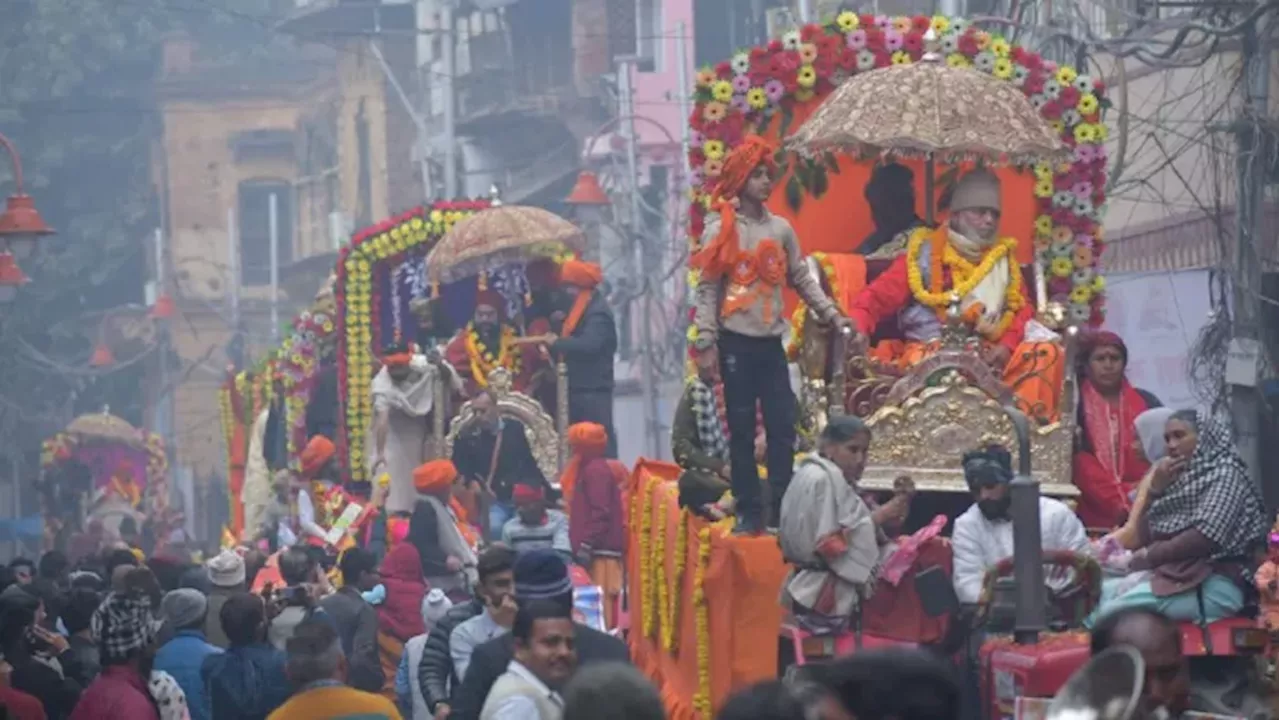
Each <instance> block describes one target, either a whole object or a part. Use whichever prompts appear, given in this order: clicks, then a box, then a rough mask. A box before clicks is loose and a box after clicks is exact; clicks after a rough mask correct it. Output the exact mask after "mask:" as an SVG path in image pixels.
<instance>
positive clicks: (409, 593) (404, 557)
mask: <svg viewBox="0 0 1280 720" xmlns="http://www.w3.org/2000/svg"><path fill="white" fill-rule="evenodd" d="M380 573H381V575H382V586H383V587H384V588H385V589H386V598H385V599H383V601H382V604H381V605H379V606H378V629H380V630H381V631H382V632H384V633H387V634H390V635H391V636H392V637H394V638H396V639H397V640H399V641H400V642H406V641H408V640H409V638H411V637H415V636H417V635H421V634H423V633H425V632H426V631H427V628H426V625H425V624H424V623H423V622H422V596H423V595H425V594H426V592H427V582H426V580H425V579H424V578H423V575H422V556H421V555H420V554H419V553H418V548H416V547H414V546H413V544H412V543H400V544H399V545H397V546H395V547H394V548H392V549H391V552H389V553H387V556H386V557H385V558H383V560H382V567H381V568H380Z"/></svg>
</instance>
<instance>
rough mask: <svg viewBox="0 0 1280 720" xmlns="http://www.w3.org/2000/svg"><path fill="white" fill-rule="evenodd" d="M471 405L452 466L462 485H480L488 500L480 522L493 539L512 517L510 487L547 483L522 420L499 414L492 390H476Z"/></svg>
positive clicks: (512, 507) (500, 532)
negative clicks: (471, 417) (471, 415)
mask: <svg viewBox="0 0 1280 720" xmlns="http://www.w3.org/2000/svg"><path fill="white" fill-rule="evenodd" d="M471 408H472V409H473V410H474V411H475V420H474V421H473V422H472V423H470V424H469V425H468V427H467V428H466V429H465V430H464V431H463V432H462V435H461V437H459V438H458V441H457V443H455V444H454V446H453V456H452V459H453V465H454V467H456V468H458V475H460V476H461V477H462V480H463V482H464V483H465V484H467V485H468V486H471V487H476V488H479V489H480V490H481V491H482V492H483V493H484V497H486V498H487V499H489V501H490V503H489V509H488V514H487V515H486V516H485V517H481V518H480V521H481V523H482V524H483V525H484V528H485V531H486V532H485V535H486V536H488V537H489V538H490V539H494V538H498V537H501V535H502V526H503V525H506V524H507V521H508V520H510V519H511V518H513V517H515V506H514V505H512V502H511V489H512V488H514V487H515V486H516V485H517V484H520V483H523V484H525V485H532V486H534V487H539V486H546V487H549V486H548V485H547V480H546V478H545V477H543V475H542V470H541V469H540V468H539V467H538V463H537V461H536V460H534V458H533V450H532V449H530V447H529V439H528V438H527V437H526V436H525V427H524V423H522V422H520V421H519V420H517V419H515V418H513V417H503V416H502V415H501V414H499V412H498V398H497V397H496V396H495V395H494V394H493V391H492V390H490V389H488V388H484V389H482V390H480V391H478V392H477V393H476V396H475V397H474V398H472V399H471Z"/></svg>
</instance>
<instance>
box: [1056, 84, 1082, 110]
mask: <svg viewBox="0 0 1280 720" xmlns="http://www.w3.org/2000/svg"><path fill="white" fill-rule="evenodd" d="M1058 102H1059V103H1061V104H1062V107H1064V108H1073V107H1075V106H1076V103H1078V102H1080V91H1079V90H1077V89H1075V87H1073V86H1071V85H1067V86H1066V87H1064V88H1062V92H1060V93H1058Z"/></svg>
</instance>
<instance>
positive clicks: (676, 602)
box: [661, 489, 689, 653]
mask: <svg viewBox="0 0 1280 720" xmlns="http://www.w3.org/2000/svg"><path fill="white" fill-rule="evenodd" d="M671 494H672V496H673V497H674V496H676V495H677V492H676V491H675V490H674V489H672V492H671ZM688 544H689V511H688V510H687V509H684V508H681V510H680V524H679V525H678V526H677V527H676V557H675V567H674V568H673V571H672V573H671V586H672V587H673V588H675V591H674V592H671V593H669V595H668V597H667V598H666V600H665V601H664V602H663V604H662V607H661V610H662V611H663V613H662V631H661V632H662V649H663V650H666V651H667V652H670V653H674V652H676V650H677V649H678V648H679V645H678V644H677V642H676V640H677V637H678V636H677V634H676V630H677V629H678V627H679V624H680V595H681V593H682V592H683V590H684V566H685V554H686V550H687V546H688ZM663 589H664V590H665V589H666V588H665V587H664V588H663Z"/></svg>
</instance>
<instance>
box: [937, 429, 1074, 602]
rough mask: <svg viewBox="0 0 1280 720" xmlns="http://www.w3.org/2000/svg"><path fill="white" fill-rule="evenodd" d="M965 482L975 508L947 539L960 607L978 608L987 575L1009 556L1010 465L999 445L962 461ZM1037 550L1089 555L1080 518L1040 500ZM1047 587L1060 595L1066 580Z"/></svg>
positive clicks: (1054, 503)
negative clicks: (976, 605) (973, 606)
mask: <svg viewBox="0 0 1280 720" xmlns="http://www.w3.org/2000/svg"><path fill="white" fill-rule="evenodd" d="M963 464H964V479H965V482H967V483H969V491H970V492H971V493H972V494H973V498H974V504H973V505H972V506H970V507H969V509H968V510H966V511H965V512H964V514H963V515H961V516H960V517H958V518H956V525H955V531H954V532H953V533H952V536H951V551H952V554H953V561H954V565H953V570H952V576H951V580H952V583H953V584H954V585H955V589H956V595H957V596H958V597H959V599H960V602H961V603H963V604H970V605H971V604H974V603H977V602H978V597H979V595H981V594H982V581H983V579H984V578H985V577H986V574H987V571H988V570H990V569H991V568H993V567H995V566H996V564H997V563H999V562H1000V561H1001V560H1003V559H1005V558H1007V557H1012V556H1013V519H1012V517H1011V516H1010V515H1009V508H1010V500H1011V497H1010V490H1009V483H1011V482H1012V481H1013V460H1012V458H1011V457H1010V455H1009V451H1008V450H1006V449H1005V448H1003V447H1001V446H999V445H988V446H987V447H985V448H983V449H981V450H973V451H971V452H967V453H965V455H964V461H963ZM1040 544H1041V547H1042V548H1043V549H1044V550H1070V551H1071V552H1076V553H1081V554H1088V553H1089V538H1088V536H1087V535H1085V531H1084V525H1083V524H1082V523H1081V522H1080V518H1078V517H1076V514H1075V513H1073V512H1072V511H1071V508H1069V507H1067V506H1066V505H1064V504H1063V503H1061V502H1059V501H1058V500H1054V499H1053V498H1048V497H1043V496H1041V498H1040ZM1045 580H1046V585H1048V586H1049V587H1050V588H1052V589H1061V587H1062V586H1063V585H1065V584H1066V582H1067V581H1068V580H1069V578H1060V577H1052V576H1047V577H1046V578H1045Z"/></svg>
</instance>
